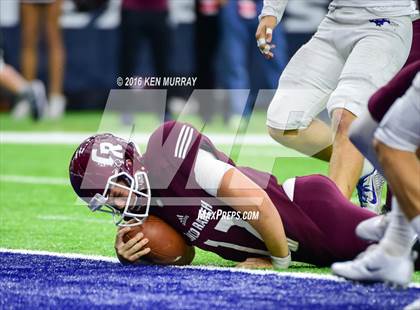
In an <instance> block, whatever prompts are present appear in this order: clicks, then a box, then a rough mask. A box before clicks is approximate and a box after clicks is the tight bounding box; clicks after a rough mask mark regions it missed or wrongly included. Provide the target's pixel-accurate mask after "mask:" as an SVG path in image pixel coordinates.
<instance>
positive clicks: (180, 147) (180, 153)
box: [176, 126, 192, 158]
mask: <svg viewBox="0 0 420 310" xmlns="http://www.w3.org/2000/svg"><path fill="white" fill-rule="evenodd" d="M190 130H192V128H191V127H188V126H187V129H186V130H185V132H184V134H183V135H182V140H181V144H180V146H179V150H178V152H177V154H176V157H178V158H181V155H182V150H183V149H184V146H185V142H187V137H188V134H189V132H190Z"/></svg>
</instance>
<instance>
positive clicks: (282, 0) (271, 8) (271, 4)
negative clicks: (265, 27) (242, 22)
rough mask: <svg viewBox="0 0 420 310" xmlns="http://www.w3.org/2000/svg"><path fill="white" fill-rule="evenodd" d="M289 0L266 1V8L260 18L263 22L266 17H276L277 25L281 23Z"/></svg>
mask: <svg viewBox="0 0 420 310" xmlns="http://www.w3.org/2000/svg"><path fill="white" fill-rule="evenodd" d="M288 1H289V0H264V7H263V9H262V11H261V14H260V16H259V17H258V18H259V20H261V18H262V17H264V16H268V15H270V16H274V17H275V18H276V19H277V24H278V23H280V21H281V19H282V17H283V14H284V11H285V10H286V6H287V2H288Z"/></svg>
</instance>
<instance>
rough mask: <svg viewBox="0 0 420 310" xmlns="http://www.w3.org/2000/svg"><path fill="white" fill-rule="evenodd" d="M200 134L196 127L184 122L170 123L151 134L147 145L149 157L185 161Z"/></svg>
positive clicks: (164, 124)
mask: <svg viewBox="0 0 420 310" xmlns="http://www.w3.org/2000/svg"><path fill="white" fill-rule="evenodd" d="M200 135H201V134H200V133H199V132H198V131H197V129H196V128H194V126H192V125H191V124H188V123H184V122H178V121H168V122H165V123H163V124H162V125H160V126H159V127H158V128H156V130H155V131H154V132H153V133H152V134H151V136H150V138H149V142H148V144H147V150H146V154H147V155H148V157H152V158H155V159H156V158H158V157H161V156H163V157H166V158H167V159H171V158H175V159H184V158H185V157H186V155H187V153H188V151H189V150H190V149H191V147H192V145H193V144H194V143H195V141H196V140H197V138H199V137H200Z"/></svg>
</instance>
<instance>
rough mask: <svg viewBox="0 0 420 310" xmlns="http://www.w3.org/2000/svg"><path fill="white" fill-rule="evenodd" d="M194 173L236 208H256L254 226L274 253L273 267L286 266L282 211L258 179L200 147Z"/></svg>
mask: <svg viewBox="0 0 420 310" xmlns="http://www.w3.org/2000/svg"><path fill="white" fill-rule="evenodd" d="M194 173H195V178H196V181H197V183H198V184H199V185H200V186H201V187H202V188H203V189H204V190H206V191H207V192H208V193H209V194H211V195H213V196H215V197H218V198H219V199H221V200H222V201H224V202H225V203H226V204H227V205H229V206H231V208H233V209H234V210H236V211H239V212H243V211H257V212H258V214H259V216H258V219H257V220H250V221H249V223H250V224H251V226H252V227H253V228H254V229H255V230H256V231H257V232H258V233H259V234H260V236H261V237H262V239H263V241H264V243H265V245H266V247H267V249H268V250H269V252H270V253H271V255H272V262H273V266H274V267H276V268H287V267H288V265H289V263H290V252H289V247H288V244H287V239H286V235H285V232H284V228H283V223H282V220H281V218H280V214H279V213H278V212H277V209H276V208H275V206H274V204H273V202H272V201H271V199H270V197H269V196H268V195H267V193H266V192H265V191H264V190H263V189H262V188H261V187H259V186H258V185H257V184H255V182H253V181H252V180H251V179H249V178H248V177H247V176H246V175H244V174H243V173H242V172H241V171H240V170H238V169H236V168H235V167H233V166H232V165H229V164H228V163H225V162H222V161H220V160H218V159H217V158H215V157H214V156H213V154H211V153H209V152H207V151H204V150H199V152H198V155H197V158H196V162H195V166H194Z"/></svg>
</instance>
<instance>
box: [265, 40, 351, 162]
mask: <svg viewBox="0 0 420 310" xmlns="http://www.w3.org/2000/svg"><path fill="white" fill-rule="evenodd" d="M343 65H344V60H343V58H342V57H341V55H340V54H339V53H338V52H337V50H336V49H335V47H334V46H333V45H332V44H330V43H329V42H328V41H326V40H325V39H324V38H320V37H317V35H315V36H314V37H313V38H312V39H311V40H310V41H309V42H308V43H307V44H305V45H304V46H303V47H301V49H300V50H299V51H298V52H297V53H296V54H295V55H294V56H293V58H292V59H291V60H290V62H289V64H288V65H287V66H286V68H285V70H284V71H283V74H282V75H281V77H280V80H279V86H278V89H277V91H276V94H275V95H274V98H273V100H272V102H271V103H270V106H269V108H268V111H267V126H268V131H269V133H270V135H271V137H272V138H273V139H274V140H276V141H277V142H279V143H281V144H283V145H285V146H287V147H291V148H294V149H296V150H298V151H300V152H302V153H304V154H306V155H310V156H314V157H317V158H319V159H322V160H326V161H328V160H329V159H330V155H331V148H330V145H331V143H332V131H331V128H330V127H329V126H328V125H327V124H325V123H323V122H321V121H319V120H316V119H315V117H316V116H317V115H318V114H319V113H320V112H321V111H322V110H323V109H324V108H325V102H326V101H327V99H328V97H329V95H330V94H331V92H332V91H333V89H335V87H336V86H337V82H338V77H339V75H340V73H341V70H342V68H343Z"/></svg>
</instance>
